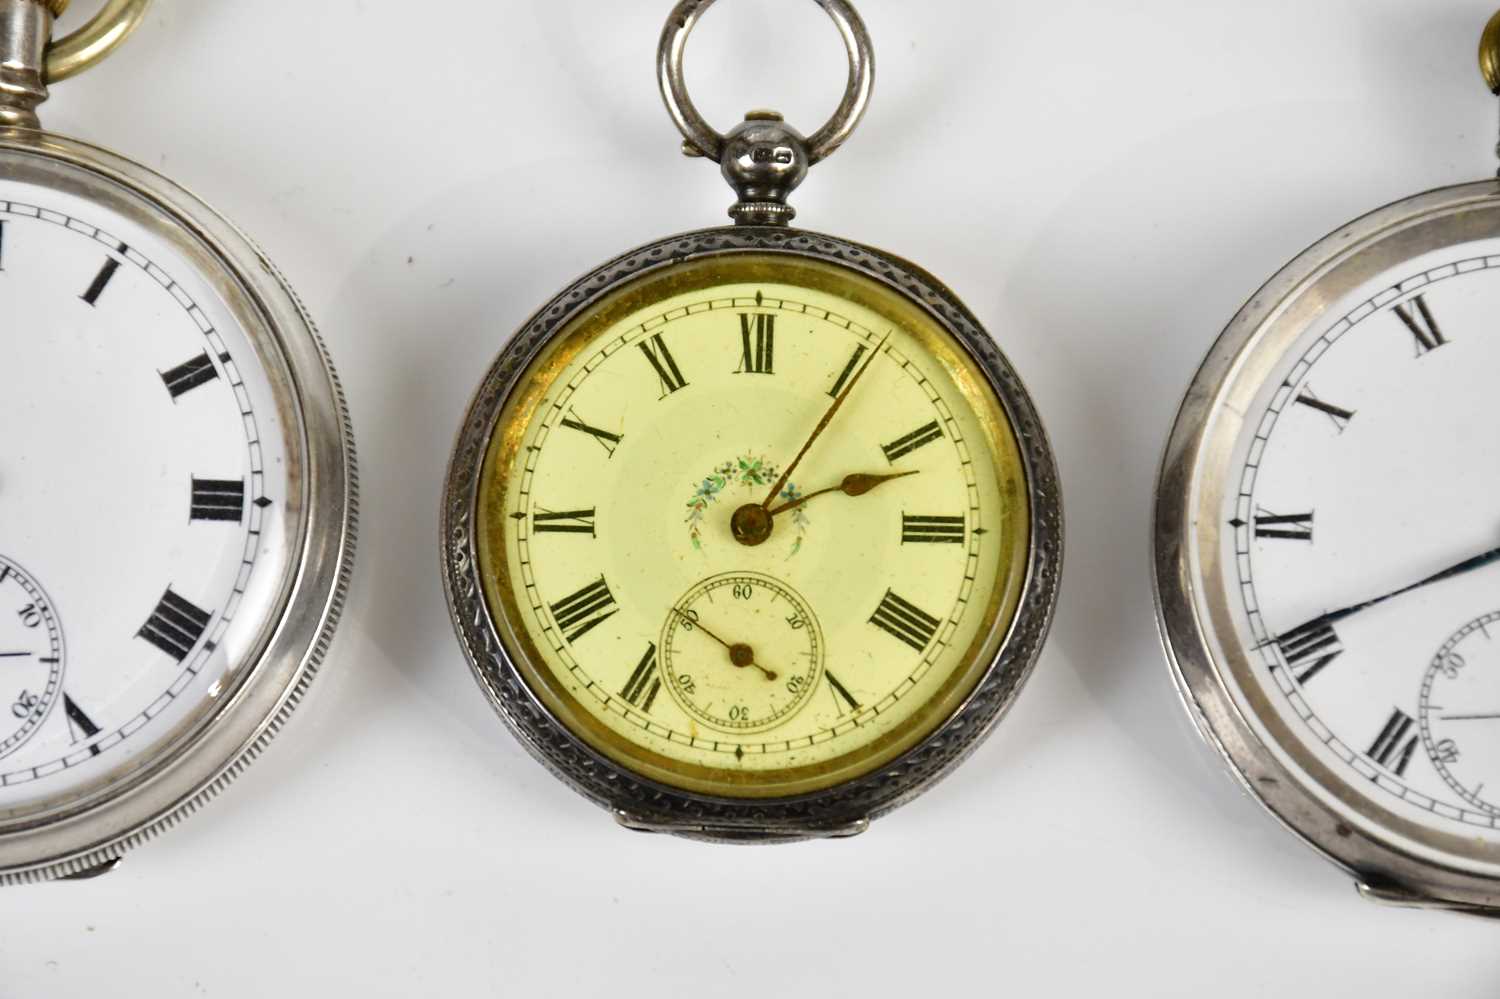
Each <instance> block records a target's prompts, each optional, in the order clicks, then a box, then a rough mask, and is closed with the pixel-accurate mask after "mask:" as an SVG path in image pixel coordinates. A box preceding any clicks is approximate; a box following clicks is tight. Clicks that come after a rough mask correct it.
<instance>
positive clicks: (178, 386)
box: [161, 354, 219, 402]
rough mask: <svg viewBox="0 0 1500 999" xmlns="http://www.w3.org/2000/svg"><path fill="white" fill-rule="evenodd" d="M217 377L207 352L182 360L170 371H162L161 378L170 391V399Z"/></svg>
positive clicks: (174, 400)
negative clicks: (188, 359)
mask: <svg viewBox="0 0 1500 999" xmlns="http://www.w3.org/2000/svg"><path fill="white" fill-rule="evenodd" d="M217 377H219V372H218V371H217V370H215V368H214V362H213V360H212V359H211V358H210V357H209V356H208V355H207V354H199V355H198V356H197V357H195V358H193V359H192V360H190V361H184V362H183V363H181V364H179V365H177V367H175V368H173V369H172V370H171V371H163V372H162V373H161V380H162V381H163V382H165V383H166V385H167V391H168V392H170V393H172V401H173V402H176V401H177V397H178V396H180V395H182V393H184V392H187V391H190V390H192V389H195V388H197V387H198V386H199V385H205V384H207V383H208V382H211V381H213V380H214V379H215V378H217Z"/></svg>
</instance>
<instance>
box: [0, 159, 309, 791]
mask: <svg viewBox="0 0 1500 999" xmlns="http://www.w3.org/2000/svg"><path fill="white" fill-rule="evenodd" d="M0 234H3V238H0V253H3V256H0V301H3V302H4V307H5V312H6V315H7V317H8V321H9V323H10V324H11V328H12V330H13V331H15V332H13V333H12V334H11V336H10V337H8V338H7V344H6V351H5V353H6V358H5V364H4V365H3V366H0V425H4V426H9V427H20V428H26V429H25V430H24V432H22V433H19V434H17V435H16V437H15V439H14V440H13V441H12V443H11V444H10V445H9V446H8V447H7V448H6V449H5V452H4V454H3V455H0V483H3V484H0V525H3V527H0V557H5V558H9V559H14V560H16V561H17V562H18V563H19V564H20V565H24V566H26V568H27V572H28V573H29V574H30V575H31V576H32V577H33V578H34V579H36V580H38V581H39V582H40V585H43V586H46V587H47V590H48V592H50V593H51V595H52V596H51V599H52V604H51V611H52V613H53V614H54V615H56V617H60V618H62V620H64V621H65V624H64V626H63V627H64V628H65V631H63V634H65V635H66V637H67V641H68V645H69V649H70V652H71V657H70V661H69V663H68V664H67V665H68V668H67V669H66V670H65V671H64V672H63V675H62V676H61V678H60V692H59V693H58V695H57V697H56V700H58V701H59V704H58V709H57V710H55V711H53V712H51V713H50V714H49V715H48V717H47V718H45V719H44V720H42V721H41V723H40V724H38V725H37V726H36V727H35V729H34V730H33V731H32V732H31V733H30V735H29V737H28V738H27V739H26V740H25V741H24V742H22V743H20V744H19V745H18V746H16V747H14V748H13V749H12V750H11V751H10V752H9V753H8V754H7V755H6V756H5V758H4V759H3V760H0V808H7V807H8V808H14V807H17V806H21V805H25V804H27V803H28V802H31V801H34V800H37V799H38V798H42V797H49V796H54V795H57V794H58V793H60V792H62V791H65V790H71V789H73V788H75V787H78V786H81V785H84V784H87V783H88V782H89V781H90V780H91V779H93V778H95V777H97V776H98V775H100V774H102V773H104V772H106V771H108V770H109V769H110V768H112V767H115V766H118V765H120V764H122V763H124V762H127V761H130V760H132V759H134V758H136V757H137V756H139V755H140V753H141V752H143V751H144V749H145V748H146V747H149V746H150V745H151V743H152V742H153V741H154V740H155V739H158V738H160V737H162V736H164V735H166V734H168V733H169V732H170V731H171V729H172V726H173V724H174V722H175V721H178V720H181V718H182V717H184V714H185V712H190V711H192V710H193V709H194V708H195V707H196V706H197V705H198V704H199V703H200V702H201V701H202V699H203V698H204V697H205V696H207V694H208V693H209V691H210V690H211V689H212V688H213V687H215V686H216V685H217V684H219V683H220V682H221V681H222V679H223V673H224V672H225V668H226V665H227V664H228V662H229V661H230V657H231V656H232V655H233V654H234V652H235V650H236V647H237V646H238V647H241V648H242V647H244V646H247V645H251V644H253V643H254V642H255V639H256V636H257V635H258V633H259V631H260V629H261V628H262V627H264V626H265V623H266V621H267V619H268V617H269V616H270V615H271V612H272V611H273V609H274V605H275V603H276V602H277V600H278V597H279V590H280V588H281V575H282V574H283V572H284V567H285V561H286V559H287V557H288V554H289V546H288V544H287V539H286V537H285V530H286V516H285V509H286V498H287V495H288V487H289V482H288V477H287V473H288V467H287V453H286V452H287V447H286V440H285V438H286V432H287V428H285V427H284V426H283V425H282V421H281V417H280V414H279V413H278V412H277V406H276V402H275V397H274V394H273V391H272V388H271V384H270V375H269V373H268V371H267V370H266V368H265V367H263V366H262V364H261V362H260V359H259V358H258V357H257V356H256V352H255V350H254V348H253V347H252V346H251V344H250V341H249V339H248V336H247V334H246V331H245V329H244V328H243V327H242V326H241V324H240V323H239V322H238V320H237V319H236V318H235V317H234V315H233V314H232V313H231V312H230V310H229V309H228V307H227V306H226V304H225V302H224V301H223V300H222V299H221V298H220V297H219V295H218V294H217V293H216V292H215V291H214V289H213V287H212V286H211V285H210V283H209V282H208V281H207V280H206V279H205V276H204V275H203V274H201V273H199V272H198V270H197V268H196V266H195V265H194V264H193V263H192V262H190V261H189V260H187V259H185V258H184V257H183V256H182V255H181V254H180V253H177V252H176V251H175V250H174V249H173V248H172V247H170V246H169V245H167V244H166V243H164V242H162V241H161V240H159V239H155V238H153V236H152V234H151V233H150V232H149V231H147V230H146V229H145V228H143V227H141V226H139V225H137V224H134V223H132V222H131V221H130V220H128V219H126V218H123V217H121V216H120V215H119V214H117V213H115V212H112V211H110V210H109V209H108V208H107V207H105V206H103V205H98V204H94V203H90V202H88V201H85V200H83V199H81V198H78V197H74V196H70V195H67V194H64V193H61V192H56V191H49V190H47V189H45V188H42V187H39V186H37V185H32V184H22V183H16V182H0ZM21 331H24V332H21ZM56 617H55V618H54V620H55V619H56ZM0 651H4V650H0ZM26 661H27V660H26V659H25V658H21V659H16V660H12V661H11V662H10V663H9V664H8V665H11V666H17V665H21V664H23V663H25V662H26ZM0 668H5V667H4V666H0ZM6 679H10V678H3V679H0V700H3V701H5V702H7V703H9V704H12V705H15V706H20V705H21V704H23V703H24V702H25V699H26V697H27V695H28V693H29V690H30V688H29V687H27V683H29V682H31V681H29V679H28V680H24V681H22V682H21V684H20V686H19V687H18V680H19V679H20V678H17V679H11V680H10V682H9V683H7V682H6ZM49 706H50V702H44V703H40V704H38V706H37V710H39V711H40V710H42V709H44V708H46V707H49ZM12 713H14V709H12Z"/></svg>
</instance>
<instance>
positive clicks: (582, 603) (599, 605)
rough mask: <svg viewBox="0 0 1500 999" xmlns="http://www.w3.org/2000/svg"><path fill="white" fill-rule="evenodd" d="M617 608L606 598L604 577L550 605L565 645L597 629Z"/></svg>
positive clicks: (608, 595) (611, 599)
mask: <svg viewBox="0 0 1500 999" xmlns="http://www.w3.org/2000/svg"><path fill="white" fill-rule="evenodd" d="M619 609H620V608H619V607H618V606H617V605H616V604H615V598H614V597H613V596H611V595H610V592H609V585H608V584H607V583H605V582H604V577H603V576H600V577H599V578H598V579H597V580H595V581H594V582H592V583H590V584H589V585H587V586H585V587H584V588H583V589H581V590H579V591H577V592H576V593H571V594H569V595H568V596H566V597H563V598H562V599H561V600H559V601H558V602H557V603H555V604H553V605H552V616H553V617H554V618H556V619H557V626H558V627H559V628H561V629H562V632H563V636H564V637H566V638H567V640H568V641H569V642H576V641H578V640H579V639H580V638H582V637H583V636H584V635H587V634H588V633H589V632H591V631H593V630H594V629H595V628H597V627H598V626H599V625H600V624H601V623H603V622H604V621H605V620H606V619H608V618H610V617H612V616H614V615H615V614H616V613H617V612H618V611H619Z"/></svg>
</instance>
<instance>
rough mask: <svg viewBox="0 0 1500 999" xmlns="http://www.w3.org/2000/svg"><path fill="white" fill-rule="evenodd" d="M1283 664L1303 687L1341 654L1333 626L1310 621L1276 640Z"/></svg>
mask: <svg viewBox="0 0 1500 999" xmlns="http://www.w3.org/2000/svg"><path fill="white" fill-rule="evenodd" d="M1276 644H1277V646H1278V647H1280V649H1281V654H1282V655H1283V656H1285V657H1286V664H1287V665H1288V666H1290V667H1291V668H1292V671H1293V673H1294V674H1295V675H1296V677H1297V682H1298V683H1306V682H1307V681H1309V680H1311V679H1312V678H1313V677H1315V676H1317V675H1318V674H1319V673H1321V672H1322V671H1323V669H1324V667H1326V666H1327V665H1328V664H1329V663H1331V662H1333V661H1334V660H1335V659H1337V658H1338V657H1339V656H1341V655H1343V654H1344V646H1343V643H1342V642H1340V641H1339V636H1338V632H1336V631H1334V630H1333V625H1331V624H1328V623H1327V622H1324V621H1318V620H1313V621H1309V622H1308V623H1307V624H1304V625H1303V626H1302V627H1300V628H1293V629H1292V630H1291V631H1289V632H1287V633H1286V634H1285V635H1282V636H1281V637H1280V638H1277V639H1276Z"/></svg>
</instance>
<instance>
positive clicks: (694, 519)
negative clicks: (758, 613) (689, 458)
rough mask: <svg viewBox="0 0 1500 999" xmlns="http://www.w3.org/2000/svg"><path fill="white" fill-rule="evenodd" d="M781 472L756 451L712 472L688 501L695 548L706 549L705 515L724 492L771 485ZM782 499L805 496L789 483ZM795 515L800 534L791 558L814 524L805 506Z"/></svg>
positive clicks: (794, 511) (794, 524)
mask: <svg viewBox="0 0 1500 999" xmlns="http://www.w3.org/2000/svg"><path fill="white" fill-rule="evenodd" d="M777 474H778V469H777V468H776V466H775V465H773V464H771V463H770V462H769V461H767V460H766V459H765V458H764V457H761V456H758V455H755V454H745V455H743V456H741V457H739V458H736V459H735V460H733V461H726V462H724V463H723V464H721V465H719V466H717V467H716V468H715V469H714V470H713V471H712V472H710V473H708V475H707V477H705V478H704V479H703V481H702V482H700V483H698V485H697V487H696V488H695V489H694V490H693V498H692V499H690V500H688V502H687V518H686V520H685V521H684V523H686V524H687V525H688V536H689V537H690V538H691V539H692V542H693V549H694V550H695V551H702V550H703V518H704V517H705V516H706V515H707V514H708V508H709V507H710V506H712V505H713V504H715V503H717V502H718V501H719V494H720V493H722V492H723V491H724V490H725V489H727V488H729V487H730V486H732V485H738V486H742V487H744V488H745V489H747V490H751V489H756V488H758V487H764V486H768V485H770V484H771V483H773V482H775V481H776V476H777ZM778 498H779V499H781V500H782V501H783V502H788V503H789V502H792V501H794V500H798V499H801V498H802V493H801V491H800V490H799V489H798V488H797V487H796V485H794V484H793V483H791V482H788V483H787V484H786V485H785V486H783V487H782V490H781V493H780V496H779V497H778ZM791 518H792V526H793V527H794V528H795V529H796V531H797V536H796V538H794V539H793V541H792V550H791V551H790V552H788V553H787V558H791V557H792V556H793V555H795V554H797V553H798V552H799V551H801V550H802V540H803V538H804V537H806V535H807V528H808V527H809V526H810V525H811V524H812V521H811V520H809V519H808V517H807V511H806V508H804V507H800V506H799V507H797V509H795V510H793V511H792V512H791Z"/></svg>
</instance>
